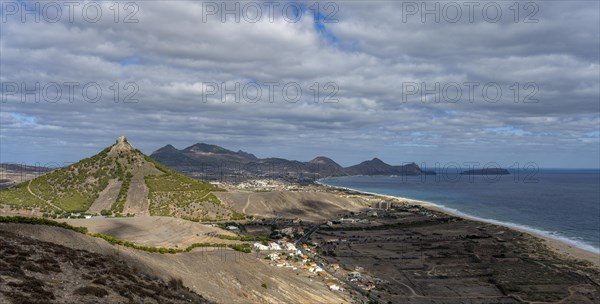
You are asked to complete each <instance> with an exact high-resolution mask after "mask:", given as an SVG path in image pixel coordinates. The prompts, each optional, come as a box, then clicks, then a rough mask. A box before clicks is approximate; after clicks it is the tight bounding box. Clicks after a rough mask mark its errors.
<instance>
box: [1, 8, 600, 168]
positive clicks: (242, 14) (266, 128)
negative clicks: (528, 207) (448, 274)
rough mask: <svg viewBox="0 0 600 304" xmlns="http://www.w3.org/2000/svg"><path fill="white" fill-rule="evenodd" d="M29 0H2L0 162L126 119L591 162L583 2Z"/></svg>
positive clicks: (594, 72)
mask: <svg viewBox="0 0 600 304" xmlns="http://www.w3.org/2000/svg"><path fill="white" fill-rule="evenodd" d="M71 2H73V1H71ZM37 3H38V4H37V6H36V2H30V1H15V2H10V1H3V2H2V7H1V10H2V12H1V13H0V16H1V17H2V20H1V23H0V26H1V29H0V35H1V38H0V44H1V45H0V81H1V82H2V86H1V87H0V91H1V93H2V100H1V101H2V102H1V103H0V107H1V108H0V132H1V134H0V141H1V142H0V143H1V145H0V153H1V154H0V162H26V163H36V162H38V163H41V164H47V163H50V162H54V163H65V162H73V161H77V160H79V159H81V158H83V157H87V156H90V155H92V154H95V153H97V152H98V151H100V150H101V149H103V148H104V147H106V146H108V145H111V144H112V143H113V142H114V140H115V139H116V137H117V136H119V135H126V136H127V137H128V138H129V140H130V142H131V143H132V144H133V145H135V146H136V147H138V148H140V149H141V150H142V151H143V152H146V153H151V152H152V151H154V150H156V149H158V148H159V147H161V146H164V145H166V144H173V145H174V146H175V147H177V148H185V147H187V146H190V145H192V144H194V143H196V142H205V143H213V144H219V145H222V146H224V147H226V148H230V149H233V150H238V149H242V150H244V151H248V152H252V153H254V154H256V155H257V156H259V157H270V156H277V157H285V158H290V159H298V160H310V159H312V158H313V157H315V156H317V155H326V156H329V157H331V158H333V159H334V160H336V161H338V162H339V163H340V164H342V165H352V164H355V163H358V162H360V161H362V160H365V159H371V158H373V157H379V158H381V159H383V160H384V161H386V162H388V163H392V164H400V163H403V162H408V161H415V162H418V163H425V164H427V165H428V166H433V164H435V163H436V162H439V163H442V164H444V163H449V162H456V163H459V164H462V163H464V162H480V163H482V164H485V163H487V162H496V163H498V164H500V165H501V166H505V167H509V166H513V165H514V164H515V163H518V164H520V165H523V164H525V163H528V162H534V163H536V164H538V165H539V166H540V167H577V168H582V167H594V168H597V167H599V166H600V160H599V156H598V155H599V153H600V151H599V146H600V141H599V138H600V132H599V128H600V114H599V113H600V101H599V100H600V93H599V83H600V79H599V78H600V67H599V45H600V34H599V33H600V29H599V26H600V20H599V12H600V11H599V7H598V2H597V1H579V2H578V1H537V2H520V3H519V4H518V5H514V2H513V1H508V2H502V1H497V2H491V3H490V2H477V1H475V2H473V1H471V3H475V4H471V6H469V5H467V4H465V3H461V2H434V1H427V2H406V1H405V2H401V1H397V2H394V1H381V2H376V1H369V2H366V1H364V2H363V1H344V2H331V3H329V4H327V2H314V1H300V2H278V3H276V4H272V5H271V6H268V5H265V4H264V3H260V2H233V1H229V2H227V3H225V4H224V5H227V7H223V3H224V2H204V3H202V2H199V1H193V2H192V1H130V2H119V3H118V5H115V4H114V3H113V1H107V2H87V1H86V2H75V4H65V3H61V2H59V1H57V2H50V1H45V2H37ZM98 3H99V4H98ZM128 3H129V4H128ZM236 4H237V5H239V9H237V10H236ZM35 10H37V13H31V11H35ZM225 10H229V11H230V13H228V14H225V13H224V11H225ZM427 11H429V12H430V13H427ZM36 18H38V19H39V20H36ZM36 86H39V87H36ZM236 86H239V91H238V93H236ZM117 88H118V89H117ZM317 88H318V89H317ZM117 91H118V94H117ZM59 92H60V94H59ZM98 92H101V96H100V94H98ZM299 92H301V94H297V93H299ZM36 94H37V95H36ZM259 95H260V96H259ZM259 97H260V98H259ZM36 98H38V99H39V101H38V102H36V100H35V99H36Z"/></svg>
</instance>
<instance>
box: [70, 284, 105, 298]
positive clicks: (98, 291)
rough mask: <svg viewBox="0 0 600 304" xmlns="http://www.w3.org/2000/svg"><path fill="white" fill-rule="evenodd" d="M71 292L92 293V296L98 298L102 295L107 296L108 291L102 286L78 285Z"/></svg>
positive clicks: (78, 293) (83, 294) (82, 294)
mask: <svg viewBox="0 0 600 304" xmlns="http://www.w3.org/2000/svg"><path fill="white" fill-rule="evenodd" d="M73 294H76V295H80V296H85V295H92V296H95V297H98V298H103V297H106V296H108V291H106V290H105V289H104V288H101V287H96V286H85V287H79V288H77V289H75V291H74V292H73Z"/></svg>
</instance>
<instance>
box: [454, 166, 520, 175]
mask: <svg viewBox="0 0 600 304" xmlns="http://www.w3.org/2000/svg"><path fill="white" fill-rule="evenodd" d="M460 174H461V175H509V174H510V172H508V170H506V169H504V168H484V169H472V170H467V171H463V172H461V173H460Z"/></svg>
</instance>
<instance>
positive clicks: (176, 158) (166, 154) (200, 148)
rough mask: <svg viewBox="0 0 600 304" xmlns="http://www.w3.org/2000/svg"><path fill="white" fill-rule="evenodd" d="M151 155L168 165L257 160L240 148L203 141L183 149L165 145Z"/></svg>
mask: <svg viewBox="0 0 600 304" xmlns="http://www.w3.org/2000/svg"><path fill="white" fill-rule="evenodd" d="M151 157H152V158H153V159H155V160H157V161H159V162H161V163H163V164H165V165H168V166H181V165H187V166H189V165H194V164H202V163H219V162H251V161H254V160H257V158H256V156H254V155H252V154H250V153H246V152H244V151H241V150H240V151H238V152H234V151H231V150H227V149H225V148H223V147H220V146H217V145H209V144H204V143H197V144H194V145H192V146H189V147H187V148H185V149H183V150H177V149H176V148H175V147H173V146H172V145H166V146H164V147H162V148H160V149H158V150H156V151H154V152H153V153H152V155H151Z"/></svg>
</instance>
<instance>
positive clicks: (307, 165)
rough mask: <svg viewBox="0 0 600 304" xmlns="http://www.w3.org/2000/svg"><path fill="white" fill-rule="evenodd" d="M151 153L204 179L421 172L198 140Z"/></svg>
mask: <svg viewBox="0 0 600 304" xmlns="http://www.w3.org/2000/svg"><path fill="white" fill-rule="evenodd" d="M150 157H152V158H153V159H155V160H157V161H159V162H161V163H164V164H166V165H168V166H170V167H172V168H173V169H176V170H178V171H181V172H185V173H186V174H188V175H191V176H194V177H197V178H203V179H207V180H221V181H231V182H236V181H243V180H247V179H253V178H274V179H281V180H287V181H293V182H300V183H305V182H306V183H310V182H312V181H314V180H316V179H319V178H323V177H332V176H346V175H423V174H435V173H434V172H429V171H423V170H421V169H420V168H419V166H417V165H416V164H415V163H410V164H407V165H403V166H392V165H388V164H386V163H384V162H383V161H381V160H380V159H378V158H374V159H372V160H370V161H365V162H362V163H360V164H358V165H354V166H351V167H347V168H344V167H342V166H340V165H339V164H338V163H336V162H335V161H334V160H332V159H331V158H328V157H325V156H318V157H315V158H314V159H312V160H310V161H308V162H301V161H297V160H288V159H284V158H277V157H270V158H263V159H260V158H257V157H256V156H254V154H251V153H247V152H244V151H241V150H240V151H238V152H234V151H231V150H228V149H226V148H223V147H220V146H217V145H211V144H205V143H197V144H194V145H192V146H190V147H187V148H185V149H183V150H177V149H176V148H174V147H173V146H171V145H167V146H165V147H162V148H160V149H158V150H156V151H154V152H153V153H152V154H151V155H150Z"/></svg>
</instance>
